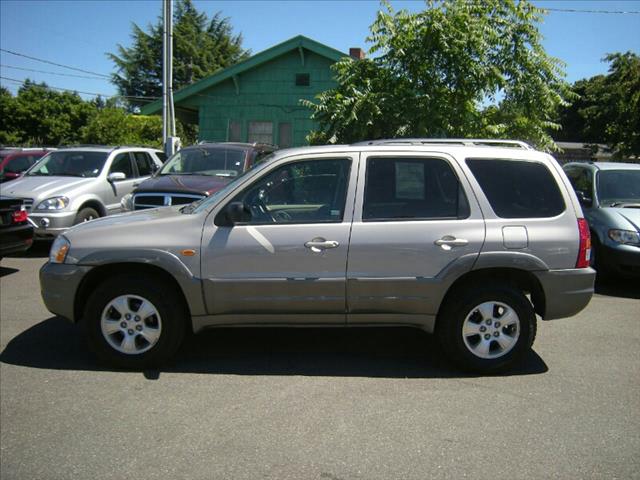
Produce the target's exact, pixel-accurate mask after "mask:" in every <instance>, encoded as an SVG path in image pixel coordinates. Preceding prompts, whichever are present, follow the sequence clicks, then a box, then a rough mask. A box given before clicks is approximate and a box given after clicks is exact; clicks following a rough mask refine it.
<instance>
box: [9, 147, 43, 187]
mask: <svg viewBox="0 0 640 480" xmlns="http://www.w3.org/2000/svg"><path fill="white" fill-rule="evenodd" d="M49 152H50V149H46V148H8V149H4V150H0V182H8V181H9V180H13V179H15V178H18V177H19V176H20V175H22V172H24V171H25V170H27V169H28V168H30V167H31V166H32V165H33V164H35V163H36V162H37V161H38V160H40V159H41V158H42V157H43V156H45V155H46V154H47V153H49Z"/></svg>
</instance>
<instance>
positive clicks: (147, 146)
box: [113, 144, 161, 150]
mask: <svg viewBox="0 0 640 480" xmlns="http://www.w3.org/2000/svg"><path fill="white" fill-rule="evenodd" d="M117 148H150V149H152V150H161V149H160V148H156V147H150V146H149V145H137V144H130V145H116V146H115V147H113V149H114V150H115V149H117Z"/></svg>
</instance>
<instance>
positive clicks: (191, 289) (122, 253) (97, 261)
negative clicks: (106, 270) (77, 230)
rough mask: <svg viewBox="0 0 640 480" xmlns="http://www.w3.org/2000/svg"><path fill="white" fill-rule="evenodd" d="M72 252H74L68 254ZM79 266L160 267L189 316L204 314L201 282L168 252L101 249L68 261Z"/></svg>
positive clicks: (179, 260)
mask: <svg viewBox="0 0 640 480" xmlns="http://www.w3.org/2000/svg"><path fill="white" fill-rule="evenodd" d="M72 253H73V250H72V251H71V252H70V254H72ZM69 260H70V261H72V262H75V263H76V264H77V265H79V266H86V267H100V266H105V265H113V264H122V263H127V264H135V263H139V264H143V265H149V266H153V267H157V268H161V269H162V270H164V271H166V272H167V273H168V274H169V275H171V276H172V277H173V278H174V279H175V280H176V282H178V285H180V288H181V289H182V292H183V294H184V297H185V299H186V300H187V303H188V305H189V309H190V311H191V314H192V315H206V313H207V312H206V309H205V305H204V301H203V298H202V282H201V280H200V278H198V277H197V276H196V275H194V274H193V272H192V271H191V270H189V268H188V267H187V265H185V264H184V263H183V262H182V260H181V259H180V258H178V257H177V256H176V255H174V254H173V253H171V252H167V251H165V250H158V249H148V250H140V249H127V248H123V249H113V250H100V251H96V252H93V253H89V254H88V255H86V256H84V257H82V258H73V257H71V258H69Z"/></svg>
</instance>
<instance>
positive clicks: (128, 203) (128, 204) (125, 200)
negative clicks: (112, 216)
mask: <svg viewBox="0 0 640 480" xmlns="http://www.w3.org/2000/svg"><path fill="white" fill-rule="evenodd" d="M120 208H122V211H123V212H130V211H131V210H133V194H131V193H127V194H126V195H125V196H124V197H122V200H120Z"/></svg>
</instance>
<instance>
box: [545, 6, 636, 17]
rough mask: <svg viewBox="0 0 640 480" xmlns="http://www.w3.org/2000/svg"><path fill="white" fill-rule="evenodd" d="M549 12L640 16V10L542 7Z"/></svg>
mask: <svg viewBox="0 0 640 480" xmlns="http://www.w3.org/2000/svg"><path fill="white" fill-rule="evenodd" d="M541 8H543V9H544V10H548V11H549V12H564V13H606V14H615V15H640V10H580V9H577V8H545V7H541Z"/></svg>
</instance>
